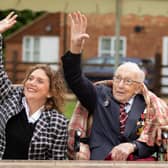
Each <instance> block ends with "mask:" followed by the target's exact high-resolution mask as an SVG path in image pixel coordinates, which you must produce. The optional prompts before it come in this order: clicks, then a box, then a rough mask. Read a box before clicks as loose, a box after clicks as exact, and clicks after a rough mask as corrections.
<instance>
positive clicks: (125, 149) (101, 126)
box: [62, 12, 156, 160]
mask: <svg viewBox="0 0 168 168" xmlns="http://www.w3.org/2000/svg"><path fill="white" fill-rule="evenodd" d="M70 19H71V47H70V51H68V52H67V53H66V54H65V55H64V56H63V57H62V61H63V68H64V74H65V78H66V81H67V83H68V85H69V87H70V88H71V89H72V91H73V92H74V93H75V95H76V96H77V97H78V99H79V101H80V102H81V104H82V105H83V106H84V107H85V108H86V109H87V111H88V112H89V114H92V115H93V124H92V127H91V132H90V136H89V147H90V151H91V155H90V159H92V160H104V159H108V158H111V159H113V160H127V158H128V156H129V155H130V154H132V153H133V154H134V157H135V158H144V157H148V156H150V155H151V154H153V153H154V152H155V151H156V148H155V147H150V146H148V145H146V144H145V143H143V142H140V141H138V140H137V138H138V136H139V132H138V131H139V127H140V126H141V125H142V123H143V120H144V117H143V113H144V109H145V107H146V104H145V100H144V98H143V96H142V95H140V94H139V92H140V89H141V85H142V83H143V81H144V79H145V74H144V72H143V71H142V70H141V69H140V68H139V67H138V66H137V65H136V64H135V63H131V62H128V63H124V64H122V65H121V66H119V67H118V68H117V70H116V72H115V75H114V78H113V86H112V88H111V87H108V86H105V85H102V84H100V85H93V84H92V83H91V82H90V81H89V80H88V79H87V78H86V77H85V76H84V75H83V74H82V72H81V68H80V62H81V50H82V49H83V46H84V42H85V39H87V38H89V35H88V34H86V27H87V19H86V17H85V16H84V15H82V14H81V13H80V12H75V13H72V14H71V15H70Z"/></svg>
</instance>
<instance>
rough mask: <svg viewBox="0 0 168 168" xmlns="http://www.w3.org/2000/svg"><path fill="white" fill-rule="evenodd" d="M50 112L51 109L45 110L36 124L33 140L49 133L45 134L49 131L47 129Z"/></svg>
mask: <svg viewBox="0 0 168 168" xmlns="http://www.w3.org/2000/svg"><path fill="white" fill-rule="evenodd" d="M50 115H51V114H50V112H49V111H43V112H42V114H41V116H40V118H39V120H38V122H37V124H36V126H35V131H34V134H33V137H32V142H33V141H35V140H37V139H39V137H40V136H44V137H46V136H47V135H44V134H45V133H47V131H46V129H47V128H48V126H47V125H48V124H49V119H50Z"/></svg>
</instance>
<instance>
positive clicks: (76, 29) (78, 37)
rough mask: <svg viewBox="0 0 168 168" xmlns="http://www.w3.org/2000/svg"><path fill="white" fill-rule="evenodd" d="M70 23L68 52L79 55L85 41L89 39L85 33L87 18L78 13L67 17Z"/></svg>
mask: <svg viewBox="0 0 168 168" xmlns="http://www.w3.org/2000/svg"><path fill="white" fill-rule="evenodd" d="M69 17H70V21H71V42H70V50H71V52H72V53H80V52H81V50H82V49H83V47H84V42H85V39H88V38H89V35H88V34H87V33H86V28H87V18H86V16H85V15H83V14H81V13H80V12H79V11H78V12H73V13H71V14H70V15H69Z"/></svg>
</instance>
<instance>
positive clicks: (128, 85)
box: [113, 68, 140, 103]
mask: <svg viewBox="0 0 168 168" xmlns="http://www.w3.org/2000/svg"><path fill="white" fill-rule="evenodd" d="M139 87H140V82H139V81H138V76H137V73H136V72H134V71H132V70H131V69H130V70H129V69H128V68H127V69H126V68H122V69H118V70H117V71H116V73H115V76H114V78H113V95H114V98H115V99H116V100H117V101H119V102H121V103H126V102H128V101H129V100H130V99H131V98H132V97H133V96H134V95H135V94H136V93H138V91H139Z"/></svg>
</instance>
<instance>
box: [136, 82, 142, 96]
mask: <svg viewBox="0 0 168 168" xmlns="http://www.w3.org/2000/svg"><path fill="white" fill-rule="evenodd" d="M141 89H142V85H141V84H138V85H137V87H136V90H135V94H140V93H141V92H142V90H141Z"/></svg>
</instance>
